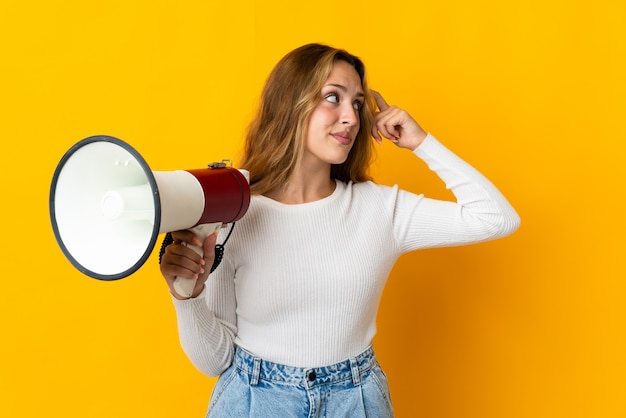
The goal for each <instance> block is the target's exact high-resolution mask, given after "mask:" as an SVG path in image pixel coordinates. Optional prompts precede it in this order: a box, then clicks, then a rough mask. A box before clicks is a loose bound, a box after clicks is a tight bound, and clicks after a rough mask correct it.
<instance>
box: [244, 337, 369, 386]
mask: <svg viewBox="0 0 626 418" xmlns="http://www.w3.org/2000/svg"><path fill="white" fill-rule="evenodd" d="M233 361H234V363H235V365H236V366H237V367H238V368H239V369H241V370H242V371H244V372H246V373H249V374H250V375H252V378H251V384H252V385H257V384H258V382H259V380H266V381H273V382H283V383H290V384H295V385H299V384H304V385H305V386H307V387H309V388H311V387H313V386H317V385H323V384H329V383H336V382H340V381H342V380H347V379H352V380H353V382H354V384H355V385H360V384H361V375H362V374H363V373H365V372H367V371H368V370H370V369H371V368H372V367H374V366H375V365H376V364H377V361H376V357H375V355H374V350H373V349H372V347H369V348H368V349H367V350H365V351H364V352H362V353H361V354H358V355H356V356H354V357H351V358H349V359H348V360H345V361H342V362H339V363H336V364H332V365H330V366H324V367H313V368H301V367H291V366H285V365H282V364H277V363H272V362H271V361H265V360H263V359H261V358H259V357H256V356H254V355H253V354H251V353H249V352H247V351H246V350H244V349H243V348H241V347H237V348H236V351H235V358H234V360H233Z"/></svg>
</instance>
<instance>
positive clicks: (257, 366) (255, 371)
mask: <svg viewBox="0 0 626 418" xmlns="http://www.w3.org/2000/svg"><path fill="white" fill-rule="evenodd" d="M260 374H261V359H260V358H258V357H255V358H254V363H253V365H252V380H250V386H256V385H258V384H259V375H260Z"/></svg>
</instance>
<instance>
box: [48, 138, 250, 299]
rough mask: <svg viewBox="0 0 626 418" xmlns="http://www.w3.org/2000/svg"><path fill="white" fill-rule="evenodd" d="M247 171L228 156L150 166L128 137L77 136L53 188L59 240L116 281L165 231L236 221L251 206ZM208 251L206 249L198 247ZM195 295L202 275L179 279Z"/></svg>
mask: <svg viewBox="0 0 626 418" xmlns="http://www.w3.org/2000/svg"><path fill="white" fill-rule="evenodd" d="M248 182H249V179H248V173H247V171H245V170H237V169H234V168H232V167H229V166H227V165H226V164H225V163H223V162H221V163H214V164H209V166H208V167H207V168H204V169H195V170H176V171H151V170H150V167H149V166H148V164H147V163H146V162H145V161H144V159H143V158H142V157H141V155H140V154H139V153H138V152H137V151H136V150H135V149H134V148H133V147H131V146H130V145H129V144H128V143H126V142H124V141H122V140H120V139H118V138H114V137H112V136H105V135H99V136H92V137H89V138H85V139H83V140H81V141H79V142H77V143H76V144H75V145H74V146H72V147H71V148H70V149H69V150H68V151H67V152H66V153H65V155H64V156H63V157H62V158H61V161H60V162H59V164H58V166H57V168H56V170H55V172H54V176H53V178H52V185H51V188H50V218H51V221H52V229H53V231H54V235H55V237H56V240H57V242H58V244H59V246H60V247H61V250H62V251H63V253H64V255H65V256H66V257H67V259H68V260H69V261H70V262H71V263H72V264H73V265H74V267H76V268H77V269H78V270H79V271H81V272H82V273H84V274H85V275H87V276H90V277H93V278H95V279H100V280H117V279H121V278H124V277H127V276H129V275H131V274H132V273H134V272H135V271H137V270H138V269H139V268H140V267H141V266H142V265H143V264H144V263H145V262H146V260H147V259H148V257H149V256H150V254H151V252H152V250H153V248H154V246H155V243H156V240H157V237H158V235H159V234H161V233H165V232H171V231H177V230H181V229H192V230H194V232H195V233H196V235H198V236H199V238H200V239H201V240H204V238H205V237H207V236H208V235H210V234H211V233H213V232H215V231H217V230H218V229H219V228H221V227H222V225H224V224H228V223H232V222H235V221H237V220H239V219H241V217H243V215H244V214H245V213H246V211H247V210H248V207H249V205H250V187H249V185H248ZM194 249H195V250H196V251H197V252H198V253H200V254H202V249H201V248H194ZM174 286H175V290H176V292H177V293H179V294H180V295H182V296H191V292H192V290H193V288H194V286H195V280H186V279H182V278H180V277H178V278H176V280H175V283H174Z"/></svg>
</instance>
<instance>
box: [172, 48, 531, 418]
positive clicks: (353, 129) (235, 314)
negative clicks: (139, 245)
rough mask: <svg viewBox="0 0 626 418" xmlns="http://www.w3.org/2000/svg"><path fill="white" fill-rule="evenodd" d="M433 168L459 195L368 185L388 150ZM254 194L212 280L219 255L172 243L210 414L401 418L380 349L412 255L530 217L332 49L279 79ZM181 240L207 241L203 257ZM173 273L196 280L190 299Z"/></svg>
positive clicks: (284, 69)
mask: <svg viewBox="0 0 626 418" xmlns="http://www.w3.org/2000/svg"><path fill="white" fill-rule="evenodd" d="M385 138H386V140H390V141H391V142H393V143H395V144H396V145H397V146H398V147H401V148H406V149H407V152H412V153H413V154H414V155H415V157H416V158H415V159H416V161H417V160H418V158H419V159H422V160H423V161H425V162H426V163H427V164H428V166H429V167H430V169H431V170H433V171H434V172H435V173H436V174H437V175H438V176H439V177H440V178H441V179H442V180H443V181H444V182H445V183H446V185H447V186H448V187H449V188H450V189H451V190H452V191H453V193H454V195H455V197H456V201H455V202H448V201H440V200H433V199H429V198H426V197H424V196H423V195H419V194H413V193H410V192H407V191H404V190H400V189H399V188H398V187H388V186H382V185H377V184H375V183H374V182H372V180H371V179H370V177H369V176H368V166H369V164H370V160H371V158H372V154H373V147H374V146H375V145H376V144H375V143H376V142H379V143H380V142H382V141H383V140H385ZM239 165H240V166H241V167H243V168H246V169H248V170H249V171H250V176H251V177H250V187H251V191H252V194H253V195H252V198H251V203H250V208H249V210H248V212H247V213H246V215H245V216H244V217H243V218H242V219H241V220H240V221H239V222H238V224H237V228H236V229H234V230H233V233H232V236H231V237H230V239H229V241H228V247H227V248H226V252H225V255H224V259H223V261H222V263H221V264H220V265H219V267H217V268H216V269H215V271H214V272H212V273H211V274H210V275H209V271H210V268H208V266H211V265H212V264H213V261H214V246H215V244H216V242H217V241H219V240H223V239H224V237H216V236H215V235H212V236H210V237H209V238H207V239H206V241H205V242H204V243H200V242H199V240H198V239H197V238H196V237H195V236H194V235H193V234H192V233H191V232H189V231H178V232H175V233H173V234H172V237H173V240H174V242H173V243H172V244H171V245H169V246H167V247H166V249H165V253H164V254H163V257H162V262H161V271H162V274H163V276H164V277H165V279H166V281H167V283H168V284H169V286H170V291H171V293H172V296H173V301H174V306H175V307H176V312H177V317H178V326H179V333H180V339H181V344H182V346H183V349H184V350H185V352H186V354H187V355H188V357H189V358H190V360H191V361H192V362H193V364H194V365H195V366H196V367H197V368H198V369H199V370H201V371H203V372H204V373H206V374H207V375H210V376H218V375H219V376H220V378H219V380H218V382H217V384H216V386H215V388H214V391H213V395H212V397H211V400H210V404H209V411H208V414H207V417H281V418H283V417H302V418H305V417H322V416H323V417H392V416H393V408H392V404H391V397H390V394H389V388H388V385H387V380H386V377H385V374H384V373H383V371H382V369H381V367H380V365H379V364H378V362H377V361H376V357H375V355H374V351H373V349H372V338H373V337H374V335H375V333H376V313H377V309H378V305H379V302H380V299H381V295H382V292H383V288H384V286H385V282H386V280H387V277H388V275H389V273H390V271H391V269H392V267H393V265H394V263H395V261H396V260H397V259H398V257H399V256H400V255H402V254H403V253H406V252H409V251H414V250H419V249H423V248H429V247H440V246H451V245H463V244H469V243H475V242H480V241H486V240H491V239H495V238H499V237H503V236H505V235H508V234H510V233H512V232H513V231H515V230H516V229H517V227H518V225H519V217H518V215H517V213H516V212H515V210H514V209H513V208H512V207H511V205H510V204H509V203H508V202H507V200H506V199H505V197H504V196H503V195H502V194H501V193H500V192H499V191H498V190H497V189H496V187H495V186H494V185H493V184H491V183H490V182H489V181H488V180H487V179H486V178H485V177H484V176H482V175H481V174H480V173H479V172H477V171H476V170H475V169H474V168H472V167H471V166H470V165H468V164H467V163H465V162H464V161H462V160H461V159H460V158H459V157H457V156H456V155H454V154H453V153H452V152H451V151H449V150H448V149H447V148H445V147H444V146H443V145H442V144H441V143H440V142H439V141H438V140H437V139H435V138H434V137H433V136H432V135H430V134H428V133H426V132H425V131H424V130H423V129H422V128H421V127H420V125H419V124H418V123H417V122H416V121H415V120H414V119H413V118H412V117H411V115H410V114H409V113H407V112H406V111H405V110H403V109H401V108H398V107H396V106H389V105H387V103H386V102H385V100H384V99H383V98H382V96H381V95H379V94H378V93H376V92H373V91H371V90H370V89H369V87H368V85H367V82H366V79H365V69H364V66H363V63H362V62H361V60H360V59H359V58H357V57H355V56H354V55H351V54H350V53H348V52H346V51H344V50H340V49H336V48H332V47H329V46H325V45H319V44H310V45H305V46H302V47H300V48H297V49H296V50H294V51H291V52H290V53H288V54H287V55H286V56H285V57H284V58H283V59H282V60H281V61H280V62H279V63H278V64H277V65H276V67H275V68H274V70H273V71H272V73H271V74H270V76H269V78H268V80H267V83H266V85H265V88H264V90H263V94H262V98H261V102H260V105H259V110H258V113H257V115H256V118H255V119H254V120H253V121H252V123H251V125H250V129H249V132H248V134H247V138H246V143H245V149H244V156H243V159H242V161H241V162H240V164H239ZM182 244H194V245H203V248H204V257H200V256H198V255H197V254H196V253H195V252H194V251H193V250H191V249H189V248H188V247H186V246H185V245H182ZM176 276H182V277H188V278H197V279H198V280H197V284H196V288H195V290H194V292H193V294H192V297H190V298H185V297H182V296H181V295H178V294H177V293H176V292H175V290H174V288H173V285H172V283H173V280H174V278H175V277H176Z"/></svg>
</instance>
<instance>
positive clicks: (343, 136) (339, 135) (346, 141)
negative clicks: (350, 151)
mask: <svg viewBox="0 0 626 418" xmlns="http://www.w3.org/2000/svg"><path fill="white" fill-rule="evenodd" d="M330 135H331V136H332V137H333V138H335V139H336V140H337V142H339V143H340V144H342V145H350V143H351V142H352V138H351V137H350V134H348V133H347V132H335V133H334V134H330Z"/></svg>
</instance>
